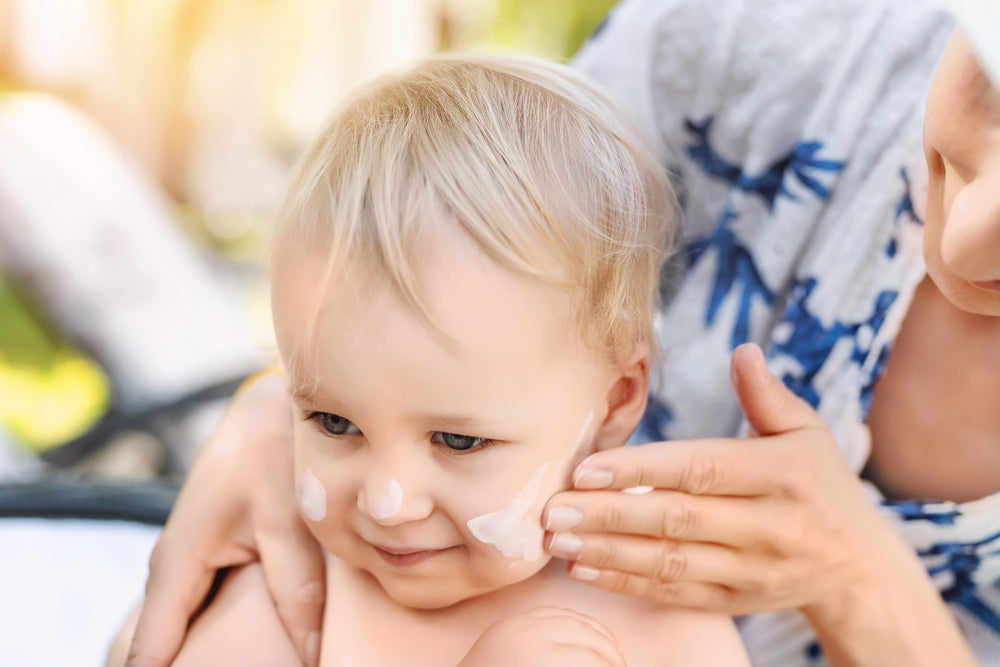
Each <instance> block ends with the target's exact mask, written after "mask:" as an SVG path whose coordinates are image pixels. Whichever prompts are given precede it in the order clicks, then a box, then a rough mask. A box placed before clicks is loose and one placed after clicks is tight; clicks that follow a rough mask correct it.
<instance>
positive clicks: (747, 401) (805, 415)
mask: <svg viewBox="0 0 1000 667" xmlns="http://www.w3.org/2000/svg"><path fill="white" fill-rule="evenodd" d="M731 369H732V378H733V388H734V389H735V391H736V397H737V399H739V401H740V407H741V408H743V414H745V415H746V418H747V421H749V422H750V426H751V428H752V429H753V431H754V433H756V434H759V435H773V434H776V433H787V432H788V431H796V430H800V429H805V428H818V429H822V428H826V425H825V424H824V423H823V420H822V419H820V417H819V415H818V414H816V411H815V410H814V409H813V408H812V406H811V405H809V404H808V403H806V402H805V401H804V400H802V399H801V398H800V397H799V396H797V395H796V394H795V393H794V392H793V391H792V390H790V389H789V388H788V387H786V386H785V383H784V382H782V381H781V380H779V379H778V378H776V377H775V376H774V375H772V374H771V373H770V371H768V369H767V366H766V365H765V363H764V353H763V352H762V351H761V349H760V347H758V346H757V345H756V344H754V343H744V344H743V345H740V346H739V347H737V348H736V349H735V350H734V351H733V356H732V361H731Z"/></svg>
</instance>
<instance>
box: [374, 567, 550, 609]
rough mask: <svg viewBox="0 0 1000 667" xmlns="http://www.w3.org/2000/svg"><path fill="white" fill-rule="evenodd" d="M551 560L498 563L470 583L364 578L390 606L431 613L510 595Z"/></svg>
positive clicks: (447, 580) (376, 575) (377, 576)
mask: <svg viewBox="0 0 1000 667" xmlns="http://www.w3.org/2000/svg"><path fill="white" fill-rule="evenodd" d="M551 560H552V559H551V557H549V556H545V557H542V558H539V559H538V560H535V561H530V562H528V561H523V560H505V559H504V560H501V559H498V562H497V564H496V565H495V566H494V567H495V570H494V571H493V572H492V573H491V574H493V575H494V576H490V577H488V578H487V577H485V576H483V577H481V578H478V579H477V580H476V581H471V582H470V581H462V580H455V579H444V578H428V579H423V580H418V581H399V580H396V579H390V578H384V579H383V578H382V577H380V576H379V575H378V574H376V573H374V572H370V571H369V572H368V574H369V575H371V576H372V577H373V578H374V579H375V580H376V581H377V582H378V584H379V586H380V587H381V588H382V590H383V591H384V592H385V594H386V595H387V596H388V597H389V598H390V599H391V600H393V602H395V603H397V604H399V605H402V606H404V607H409V608H411V609H418V610H425V611H433V610H439V609H447V608H449V607H454V606H456V605H461V604H463V603H466V602H470V601H472V600H479V599H481V598H486V597H492V596H496V595H501V594H504V593H508V592H513V590H514V589H515V588H517V587H518V585H519V584H521V583H524V582H526V581H528V580H529V579H531V578H532V577H534V576H535V575H536V574H538V573H539V572H541V571H542V570H543V569H544V568H545V566H546V565H548V564H549V562H550V561H551Z"/></svg>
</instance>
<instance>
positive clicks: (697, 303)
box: [576, 0, 1000, 667]
mask: <svg viewBox="0 0 1000 667" xmlns="http://www.w3.org/2000/svg"><path fill="white" fill-rule="evenodd" d="M952 31H953V23H952V20H951V16H950V15H949V13H948V12H947V10H946V9H945V8H944V7H943V6H941V5H940V4H939V3H937V2H935V1H934V0H837V2H829V1H827V0H718V1H714V2H697V1H695V0H625V2H623V3H622V4H620V5H619V6H618V7H617V8H616V10H615V11H613V12H612V14H611V15H610V17H609V19H608V21H607V22H606V23H605V25H604V26H603V28H602V29H601V30H600V31H599V32H598V34H596V35H595V37H593V38H592V40H591V41H590V42H589V43H588V44H587V45H586V46H585V48H584V49H583V50H582V52H581V53H580V54H579V56H578V58H577V59H576V66H577V67H578V68H579V69H581V70H583V71H584V72H585V73H587V74H589V75H590V76H592V77H593V78H594V79H596V80H597V81H598V82H599V83H601V84H603V85H604V87H605V88H606V89H608V90H609V92H610V93H611V94H612V96H613V97H615V98H616V99H617V100H618V102H619V103H620V104H621V105H622V106H623V108H624V109H625V110H626V111H627V112H628V113H629V114H630V115H631V116H632V117H633V118H634V119H635V121H636V122H637V124H638V125H639V126H640V129H641V130H642V131H644V132H645V133H646V135H647V137H649V139H650V141H651V142H652V145H653V146H654V147H655V149H656V150H657V151H658V152H659V154H660V155H661V157H662V158H663V160H664V162H665V164H667V165H668V166H669V168H670V169H671V170H672V171H673V172H674V174H675V176H676V178H675V181H676V183H677V184H678V188H679V191H680V198H681V202H682V206H683V213H684V220H683V225H684V247H683V252H682V253H681V259H682V260H685V261H684V262H682V264H683V265H678V266H677V267H676V268H675V280H673V284H672V285H671V286H670V288H669V294H668V300H667V305H666V306H665V307H664V309H663V312H662V313H661V318H660V322H661V327H660V329H661V330H660V340H661V344H662V347H663V352H664V372H663V376H664V382H663V386H662V388H661V389H660V391H659V392H658V393H657V394H656V395H655V396H654V400H653V401H652V402H651V406H650V408H649V410H648V411H647V414H646V416H645V417H644V420H643V423H642V425H641V427H640V429H639V432H638V434H637V438H638V439H639V441H643V440H645V441H651V440H669V439H683V438H692V437H706V436H733V435H738V434H740V433H742V432H743V430H744V429H745V428H746V425H745V424H744V423H743V419H742V415H741V413H740V410H739V408H738V405H737V404H736V402H735V399H734V398H733V395H732V390H731V388H730V379H729V357H730V353H731V351H732V349H733V348H734V347H735V346H736V345H737V344H739V343H741V342H744V341H747V340H750V341H755V342H757V343H759V344H760V345H761V346H762V347H763V348H764V350H765V352H766V354H767V357H768V365H769V367H770V368H771V370H772V371H773V372H775V373H776V374H777V375H778V376H779V377H781V378H782V379H783V380H784V381H785V382H786V384H788V385H789V386H790V387H792V388H793V389H794V390H795V391H796V392H797V393H798V394H799V395H800V396H802V397H803V398H806V399H807V400H809V401H810V402H811V403H812V404H813V405H814V406H815V407H816V408H817V410H818V412H819V414H820V415H821V416H822V417H823V418H824V419H825V420H826V421H827V423H828V424H829V425H830V427H831V429H832V431H833V433H834V435H835V437H836V438H837V441H838V443H839V444H840V445H841V448H842V450H843V453H844V456H845V458H846V459H847V461H848V462H849V464H850V465H851V466H852V467H853V469H854V470H856V471H860V470H861V468H862V467H863V465H864V463H865V461H866V459H867V457H868V453H869V445H870V441H869V432H868V429H867V427H866V426H865V424H864V419H865V416H866V414H867V410H868V406H869V403H870V399H871V391H872V388H873V387H874V384H875V381H876V380H877V379H878V377H879V376H880V374H881V372H882V371H883V370H884V367H885V363H886V361H887V358H888V353H889V350H890V347H891V343H892V341H893V339H894V338H895V336H896V334H897V332H898V330H899V326H900V324H901V322H902V319H903V316H904V315H905V313H906V311H907V309H908V306H909V303H910V300H911V298H912V296H913V291H914V289H915V287H916V285H917V284H918V283H919V282H920V281H921V280H922V279H923V278H924V276H925V269H924V266H923V260H922V256H921V247H920V244H921V236H922V219H923V212H922V210H921V203H922V202H924V201H925V200H926V168H925V166H924V164H923V154H922V146H921V128H922V116H923V100H924V98H925V96H926V93H927V90H928V87H929V84H930V80H931V77H932V74H933V71H934V69H935V67H936V64H937V61H938V59H939V57H940V54H941V52H942V51H943V48H944V45H945V44H946V42H947V40H948V38H949V37H950V35H951V33H952ZM873 498H874V500H873V501H874V502H879V503H880V504H881V506H882V507H883V508H884V510H885V511H886V513H887V514H888V515H889V517H890V518H891V519H892V520H893V521H894V522H895V523H896V525H897V526H898V527H899V530H900V531H901V532H902V533H903V534H904V535H905V536H906V537H907V538H908V539H909V540H910V541H911V543H912V544H913V546H914V548H915V549H917V550H918V551H919V552H920V554H921V556H922V557H923V559H924V562H925V564H926V565H927V567H928V568H929V570H930V571H931V572H932V574H933V577H934V580H935V581H936V582H937V583H938V584H939V585H940V587H941V589H942V593H943V595H944V596H945V597H946V599H947V600H949V602H950V603H951V604H952V607H953V609H954V610H955V613H956V615H957V616H958V617H959V619H960V622H961V623H962V625H963V628H964V629H965V630H966V632H967V635H968V636H969V638H970V642H971V643H972V645H973V648H974V650H976V651H977V653H978V655H979V656H980V657H981V659H982V660H983V661H984V663H986V664H1000V613H998V612H1000V586H998V585H997V584H998V582H1000V555H998V554H1000V515H998V512H997V503H1000V499H997V498H987V499H984V500H982V501H979V502H978V503H966V504H963V505H953V504H947V503H934V502H927V501H923V500H919V499H916V500H913V501H907V502H893V503H887V502H884V501H880V499H879V496H878V494H877V493H873ZM741 632H742V633H743V636H744V639H745V641H746V643H747V645H748V648H749V651H750V654H751V657H752V659H753V662H754V664H755V665H758V666H761V667H767V666H772V665H774V666H780V667H797V666H800V665H801V666H805V665H818V664H824V660H823V657H822V655H821V652H820V650H819V647H818V645H817V644H816V641H815V637H814V636H813V635H812V633H811V630H810V629H809V627H808V625H807V624H806V623H805V622H804V620H803V619H802V617H801V616H800V615H799V614H797V613H794V612H785V613H778V614H767V615H760V616H753V617H748V618H746V619H743V620H742V622H741Z"/></svg>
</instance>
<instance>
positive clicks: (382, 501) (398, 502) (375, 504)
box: [368, 479, 403, 519]
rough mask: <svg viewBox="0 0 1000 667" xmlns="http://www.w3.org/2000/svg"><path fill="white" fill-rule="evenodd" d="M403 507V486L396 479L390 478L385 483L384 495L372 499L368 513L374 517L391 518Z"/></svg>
mask: <svg viewBox="0 0 1000 667" xmlns="http://www.w3.org/2000/svg"><path fill="white" fill-rule="evenodd" d="M402 508H403V487H402V486H400V484H399V482H397V481H396V480H394V479H390V480H389V481H388V482H386V483H385V489H383V491H382V495H380V496H377V497H375V498H374V499H373V500H372V503H371V507H369V508H368V513H369V514H371V515H372V518H374V519H391V518H392V517H394V516H396V515H397V514H399V510H401V509H402Z"/></svg>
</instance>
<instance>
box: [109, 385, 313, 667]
mask: <svg viewBox="0 0 1000 667" xmlns="http://www.w3.org/2000/svg"><path fill="white" fill-rule="evenodd" d="M291 419H292V415H291V409H290V407H289V402H288V397H287V395H286V393H285V383H284V377H283V376H281V375H279V374H274V373H272V374H266V375H262V376H260V377H259V378H258V379H256V380H255V381H254V382H252V383H250V384H249V385H248V386H246V387H245V388H243V389H241V391H239V392H237V394H236V396H235V397H234V398H233V401H232V404H231V405H230V406H229V408H228V409H227V410H226V413H225V415H224V416H223V419H222V422H221V424H220V426H219V428H218V430H217V431H216V432H215V434H214V435H213V436H212V437H211V438H210V439H209V440H208V442H206V443H205V445H204V447H203V448H202V451H201V452H200V453H199V455H198V458H197V459H196V460H195V463H194V465H193V466H192V469H191V471H190V473H189V475H188V479H187V481H186V482H185V484H184V488H183V489H182V491H181V494H180V496H179V497H178V500H177V504H176V505H175V506H174V509H173V512H172V513H171V515H170V519H169V521H167V525H166V528H165V529H164V531H163V534H162V535H161V536H160V538H159V540H158V541H157V543H156V547H155V548H154V549H153V554H152V556H151V557H150V561H149V580H148V582H147V584H146V600H145V602H144V604H143V608H142V613H141V615H140V617H139V621H138V625H137V626H136V630H135V635H134V639H133V641H132V645H131V648H130V650H129V658H128V662H127V663H126V665H128V666H129V667H165V666H166V665H169V664H170V663H171V661H172V660H173V658H174V656H175V655H176V654H177V651H178V650H179V649H180V647H181V644H182V643H183V641H184V635H185V633H186V631H187V627H188V623H189V621H190V619H191V617H192V616H193V615H194V614H195V613H197V611H198V610H199V608H200V607H201V605H202V604H203V601H204V600H205V596H206V594H207V593H208V591H209V589H210V587H211V585H212V582H213V580H214V578H215V575H216V572H217V571H218V570H219V569H220V568H226V567H232V566H236V565H243V564H246V563H250V562H254V561H257V560H259V561H260V562H261V565H262V566H263V569H264V574H265V577H266V578H267V584H268V587H269V588H270V590H271V596H272V598H273V599H274V601H275V606H276V607H277V610H278V614H279V616H280V617H281V620H282V622H283V623H284V625H285V629H286V630H287V632H288V635H289V637H290V638H291V639H292V642H293V643H294V644H295V646H296V650H297V651H298V653H299V655H300V656H301V657H302V659H303V661H305V663H306V664H307V665H309V666H310V667H312V666H314V665H316V664H317V662H318V656H319V637H320V634H319V632H320V629H321V626H322V614H323V601H324V598H325V581H324V569H323V559H322V554H321V551H320V549H319V546H318V545H317V544H316V542H315V541H314V540H313V538H312V535H311V534H310V533H309V531H308V529H307V528H306V526H305V524H304V523H303V522H302V519H301V518H300V516H299V512H298V506H297V504H296V502H295V489H294V475H293V471H292V467H293V459H292V435H291V433H292V431H291V426H292V424H291Z"/></svg>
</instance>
